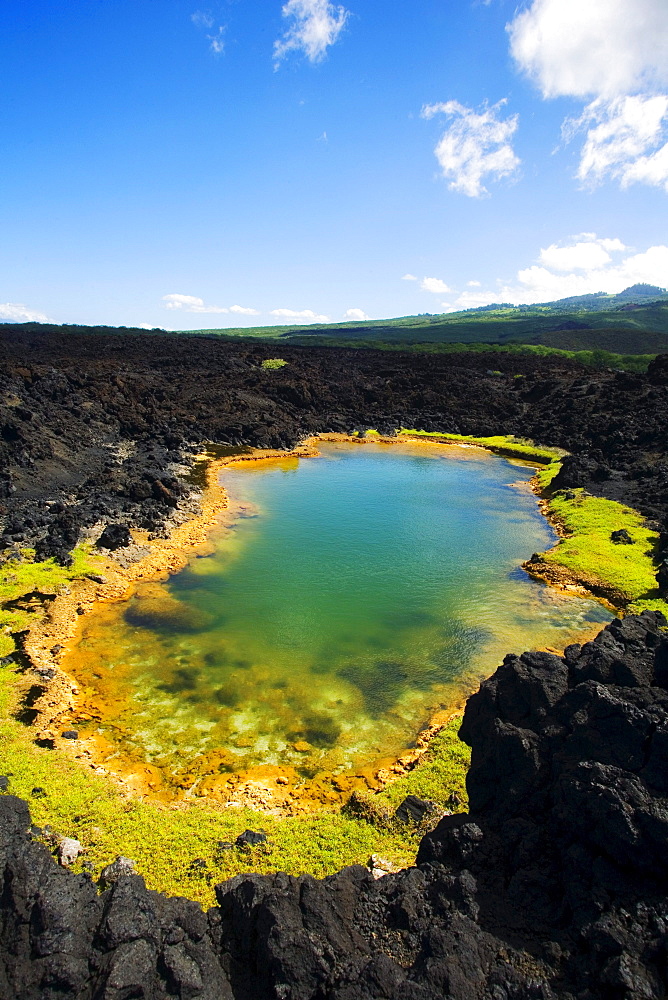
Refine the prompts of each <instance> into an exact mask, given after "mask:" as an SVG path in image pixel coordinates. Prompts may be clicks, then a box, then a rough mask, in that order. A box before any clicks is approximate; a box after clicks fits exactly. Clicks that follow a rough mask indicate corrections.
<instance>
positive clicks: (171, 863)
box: [0, 667, 468, 905]
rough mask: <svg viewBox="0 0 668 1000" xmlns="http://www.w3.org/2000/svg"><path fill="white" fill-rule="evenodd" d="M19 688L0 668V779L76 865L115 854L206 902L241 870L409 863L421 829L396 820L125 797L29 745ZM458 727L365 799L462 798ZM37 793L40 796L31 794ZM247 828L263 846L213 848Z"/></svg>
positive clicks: (157, 881)
mask: <svg viewBox="0 0 668 1000" xmlns="http://www.w3.org/2000/svg"><path fill="white" fill-rule="evenodd" d="M21 685H22V682H21V681H20V680H19V679H18V678H17V675H16V674H15V673H13V672H12V670H11V669H10V668H9V667H0V773H2V774H6V775H9V777H10V788H9V791H10V792H11V793H12V794H15V795H19V796H21V797H22V798H25V799H27V800H28V801H29V802H30V808H31V813H32V818H33V822H34V823H35V824H37V825H38V826H40V827H43V826H45V825H46V824H48V825H49V826H51V828H52V829H53V831H54V832H55V833H57V834H61V835H63V836H71V837H76V838H77V839H78V840H79V841H80V842H81V844H82V846H83V847H84V849H85V854H84V856H83V857H82V859H81V861H80V862H78V863H77V865H76V866H75V867H76V869H80V868H81V865H82V864H86V865H87V866H92V868H93V869H94V871H95V873H97V874H99V872H100V870H101V869H102V868H103V867H104V866H105V865H106V864H109V863H110V862H111V861H113V860H114V859H115V857H116V856H117V855H118V854H122V855H124V856H125V857H130V858H132V859H133V860H134V861H135V862H136V866H137V870H138V871H139V873H140V874H141V875H143V876H144V878H145V879H146V882H147V885H148V886H149V887H150V888H153V889H157V890H159V891H162V892H167V893H170V894H182V895H186V896H188V897H189V898H191V899H197V900H199V901H200V902H202V903H203V904H205V905H210V904H211V903H212V902H213V901H214V897H213V885H215V883H216V882H220V881H223V880H224V879H226V878H229V877H231V876H232V875H235V874H237V873H240V872H251V871H254V872H273V871H285V872H288V873H289V874H292V875H299V874H301V873H302V872H309V873H310V874H312V875H315V876H317V877H321V878H322V877H324V876H325V875H329V874H332V873H333V872H335V871H338V870H339V869H340V868H342V867H343V866H345V865H349V864H366V862H367V861H368V859H369V857H370V855H371V854H372V853H376V854H380V855H382V856H383V857H385V858H387V859H388V860H390V861H393V862H394V863H395V864H397V865H406V864H410V863H411V862H412V861H413V859H414V857H415V851H416V850H417V845H418V842H419V833H418V831H417V830H416V829H415V827H412V826H406V825H404V824H402V823H399V822H391V823H390V824H387V825H383V824H381V825H379V826H378V827H376V826H373V825H371V824H369V823H367V822H365V821H364V820H361V819H356V818H352V817H348V816H346V815H342V814H341V813H340V812H338V811H336V812H334V811H326V812H325V811H323V812H320V813H316V814H309V815H306V816H300V817H288V818H284V819H282V818H277V817H274V816H267V815H266V814H264V813H258V812H254V811H252V810H250V809H221V808H216V807H215V806H210V805H206V804H204V803H202V804H200V803H198V802H194V803H192V804H189V805H187V806H183V805H179V806H175V807H173V808H168V807H165V806H160V805H156V804H153V803H149V802H141V801H138V800H136V799H128V798H126V797H125V796H124V795H123V794H122V793H121V792H120V790H118V789H117V788H116V787H115V786H114V785H112V784H111V783H110V782H109V781H107V780H105V779H104V778H102V777H98V776H96V775H95V774H93V773H92V772H91V771H89V770H87V769H85V768H82V767H81V766H80V765H79V764H77V763H76V762H75V761H73V760H72V759H71V758H70V757H69V756H68V755H67V754H66V753H65V752H63V751H61V750H58V749H56V750H44V749H42V748H39V747H36V746H35V745H34V743H33V742H32V733H31V731H30V729H29V728H28V727H26V726H25V725H23V724H21V723H19V722H17V721H15V719H14V718H13V717H12V715H13V712H14V711H15V710H16V707H17V704H18V701H19V695H20V689H21ZM458 725H459V720H457V719H455V720H453V721H452V722H451V723H450V724H449V725H448V727H446V729H445V730H444V731H443V733H441V734H440V735H439V736H438V737H437V739H436V740H435V741H434V743H433V744H432V746H431V747H430V748H429V750H428V751H427V754H426V755H425V761H424V763H422V764H421V765H420V766H419V767H417V768H416V769H415V770H414V771H412V772H410V773H409V774H408V775H406V776H405V777H403V778H401V779H399V781H397V782H396V784H394V785H391V786H390V787H389V788H388V789H387V790H386V791H384V792H382V793H381V794H380V795H378V796H373V798H374V799H377V800H378V801H379V805H380V804H382V805H383V806H391V807H392V808H395V807H396V805H397V804H398V802H400V801H401V799H403V798H404V796H405V795H407V794H409V793H410V792H413V793H414V794H418V795H424V796H428V797H429V798H432V799H434V800H436V801H438V802H440V803H443V804H445V803H447V802H448V800H449V796H450V794H451V793H452V792H457V793H458V795H459V797H460V799H461V800H462V803H464V802H465V793H464V776H465V772H466V768H467V766H468V749H467V748H466V747H465V746H464V745H463V744H462V743H460V742H459V740H458V739H457V735H456V731H457V728H458ZM35 788H40V789H44V790H45V792H46V795H45V796H43V797H32V796H31V793H32V791H33V789H35ZM248 827H250V828H251V829H254V830H258V829H261V830H264V832H265V833H267V835H268V837H269V841H268V843H267V844H264V845H261V846H259V847H256V848H236V847H235V848H232V849H224V848H220V847H219V842H221V841H223V842H225V841H227V842H234V840H235V839H236V837H237V836H238V835H239V834H240V833H242V832H243V831H244V830H245V829H246V828H248Z"/></svg>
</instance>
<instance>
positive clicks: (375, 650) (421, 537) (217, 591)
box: [77, 444, 611, 777]
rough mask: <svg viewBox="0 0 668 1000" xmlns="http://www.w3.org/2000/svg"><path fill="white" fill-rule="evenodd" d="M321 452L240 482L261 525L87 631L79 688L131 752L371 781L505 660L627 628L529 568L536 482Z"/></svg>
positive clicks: (543, 528) (437, 460)
mask: <svg viewBox="0 0 668 1000" xmlns="http://www.w3.org/2000/svg"><path fill="white" fill-rule="evenodd" d="M321 450H322V457H320V458H313V459H305V460H301V461H299V462H297V461H296V460H292V461H291V462H287V463H286V462H283V463H281V462H266V463H260V464H258V465H254V464H252V463H246V464H245V465H244V466H243V467H242V466H237V467H236V468H233V469H229V470H227V471H225V472H224V474H223V476H222V483H223V485H224V486H225V488H226V489H227V490H228V492H229V494H230V496H231V497H232V498H233V499H237V500H243V501H244V502H246V503H247V504H249V505H250V510H249V511H247V512H246V513H247V514H250V515H251V516H245V517H241V518H239V519H238V520H237V521H235V522H234V523H233V524H232V525H231V526H230V527H228V528H227V529H226V530H223V531H222V532H221V533H220V535H219V537H218V539H217V544H216V551H215V553H214V554H213V555H210V556H207V557H202V558H197V559H194V560H193V561H192V562H191V564H190V566H189V567H188V568H187V569H186V570H184V571H183V572H181V573H179V574H178V575H176V576H175V577H173V578H172V579H171V581H170V582H169V583H168V584H166V585H160V586H159V585H152V587H149V588H148V591H147V592H146V593H145V594H144V596H142V597H137V598H134V599H132V600H131V601H129V602H127V603H126V604H124V605H117V606H115V607H113V608H111V609H109V608H108V609H106V611H104V613H103V614H102V615H101V616H99V617H98V620H97V621H96V620H95V619H94V620H93V621H92V622H91V624H90V625H89V626H88V628H87V630H86V632H85V633H84V639H83V641H82V643H81V645H80V647H79V649H78V651H77V674H78V676H79V677H81V676H83V677H84V683H85V684H88V685H89V686H90V688H91V689H96V690H98V691H99V692H100V697H101V698H102V699H103V700H104V699H105V698H106V702H105V704H106V706H107V709H106V711H105V712H104V713H103V714H102V717H101V722H100V729H101V731H103V732H104V734H105V735H106V736H107V737H109V738H110V739H112V740H113V739H118V740H120V741H122V745H123V748H124V751H128V749H130V750H132V751H134V752H135V753H136V755H137V756H139V757H142V758H144V759H146V760H149V761H153V762H154V763H157V764H159V765H161V766H165V767H171V768H177V769H178V767H184V766H186V765H187V762H188V761H189V760H190V759H192V758H193V757H194V756H196V755H198V754H201V753H202V752H205V751H210V750H212V749H215V748H223V749H224V750H225V751H226V752H227V757H226V760H227V764H226V765H225V766H226V767H227V768H228V770H232V771H234V770H239V771H242V770H245V769H248V768H250V767H252V766H254V765H257V764H281V765H284V766H287V765H290V766H293V767H295V768H297V770H298V772H299V773H300V774H302V775H304V776H306V777H308V776H313V775H315V774H317V773H319V772H322V771H327V772H332V771H334V772H336V771H346V770H347V771H350V770H354V769H355V768H360V767H363V766H365V765H369V764H371V763H373V762H374V761H378V760H380V759H382V758H387V757H389V756H392V755H398V754H400V753H401V751H402V750H403V749H404V748H406V747H408V746H410V745H411V743H412V741H413V740H414V739H415V736H416V734H417V733H418V732H419V731H420V729H421V728H423V727H424V726H425V725H426V724H428V723H429V721H430V719H431V718H432V717H433V716H434V714H435V713H438V712H439V710H441V709H443V708H448V707H450V708H451V707H453V706H456V705H458V704H461V702H462V700H463V699H464V698H465V697H466V695H467V694H469V693H470V692H471V691H472V690H475V688H476V687H477V685H478V683H479V681H480V680H481V679H482V678H483V677H485V676H487V675H489V674H490V673H491V672H492V671H493V670H494V668H495V667H496V666H497V665H498V663H499V662H500V661H501V659H502V657H503V655H504V654H505V653H507V652H510V651H514V652H521V651H522V650H524V649H528V648H536V647H542V646H545V645H550V646H555V647H558V648H563V646H564V645H566V644H567V643H568V642H569V641H572V639H573V638H574V637H576V636H581V635H582V634H583V632H586V631H587V630H590V631H593V628H594V626H595V625H596V624H599V623H602V622H605V621H608V620H609V619H610V617H611V616H610V615H609V613H608V612H607V611H606V610H605V609H604V608H603V607H602V606H601V605H599V604H598V603H596V602H594V601H589V600H583V599H582V598H579V597H575V596H565V595H563V594H561V593H559V592H557V591H554V590H551V589H548V588H546V587H545V586H543V585H541V584H538V583H536V582H533V581H531V580H530V579H529V578H528V577H527V576H526V574H524V573H523V571H522V570H520V569H519V568H518V567H519V565H520V563H521V562H522V561H523V560H524V559H526V558H528V557H529V556H530V555H531V553H532V552H534V551H537V550H538V551H539V550H542V549H545V548H547V547H549V546H550V545H551V544H553V543H554V541H555V538H554V535H553V532H552V530H551V528H550V527H549V525H548V524H547V522H546V521H545V519H544V518H543V517H542V516H541V515H540V513H539V511H538V507H537V504H536V500H535V497H534V496H533V494H532V493H531V492H530V490H529V489H528V487H527V486H526V482H527V480H528V479H529V477H530V476H531V474H532V471H533V470H531V469H528V468H527V467H525V466H522V465H519V464H518V463H515V462H510V461H508V460H506V459H503V458H500V457H497V456H493V455H489V454H487V453H484V452H481V451H478V450H474V449H461V448H435V447H432V448H428V447H422V446H417V445H415V446H411V445H397V446H383V445H364V446H359V445H343V444H341V445H334V444H327V445H323V446H322V449H321ZM295 744H296V747H295Z"/></svg>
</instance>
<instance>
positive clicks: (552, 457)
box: [398, 427, 566, 475]
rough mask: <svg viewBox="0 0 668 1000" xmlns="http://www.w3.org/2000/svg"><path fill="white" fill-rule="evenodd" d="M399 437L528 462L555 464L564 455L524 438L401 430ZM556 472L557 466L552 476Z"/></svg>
mask: <svg viewBox="0 0 668 1000" xmlns="http://www.w3.org/2000/svg"><path fill="white" fill-rule="evenodd" d="M398 434H399V436H401V437H422V438H430V439H431V440H433V441H443V442H445V443H446V444H447V442H448V441H452V442H453V443H454V444H475V445H479V446H480V447H481V448H487V449H488V450H489V451H493V452H495V453H496V454H497V455H508V456H510V457H512V458H526V459H527V461H529V462H538V463H543V462H555V464H556V462H557V461H558V460H559V458H563V456H564V455H565V454H566V453H565V451H564V450H563V449H561V448H546V447H545V446H543V445H535V444H534V443H533V441H529V440H528V439H526V438H516V437H514V436H512V435H510V436H505V435H503V434H498V435H495V436H493V437H474V436H473V435H472V434H439V433H438V432H437V431H416V430H407V429H406V428H403V427H402V429H401V430H400V431H399V432H398ZM557 472H558V466H557V468H555V472H554V474H555V475H556V473H557Z"/></svg>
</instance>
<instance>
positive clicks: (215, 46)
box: [190, 10, 225, 55]
mask: <svg viewBox="0 0 668 1000" xmlns="http://www.w3.org/2000/svg"><path fill="white" fill-rule="evenodd" d="M190 20H191V21H192V23H193V24H194V25H195V27H196V28H201V29H202V30H203V31H206V32H207V36H206V37H207V38H208V40H209V48H210V49H211V51H212V52H215V53H216V55H220V54H221V52H224V50H225V37H224V36H225V25H224V24H219V25H218V26H217V28H216V29H215V31H214V30H213V29H214V26H215V24H216V19H215V17H214V16H213V14H211V12H210V11H208V10H196V11H195V13H194V14H191V15H190ZM211 32H213V34H212V33H211Z"/></svg>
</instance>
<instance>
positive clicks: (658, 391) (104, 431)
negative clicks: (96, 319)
mask: <svg viewBox="0 0 668 1000" xmlns="http://www.w3.org/2000/svg"><path fill="white" fill-rule="evenodd" d="M274 355H280V356H282V357H283V358H284V359H285V360H286V361H287V362H288V364H287V365H286V366H285V367H283V368H281V369H278V370H274V371H264V370H262V369H261V367H260V363H261V361H262V359H263V358H267V357H272V356H274ZM0 366H1V370H2V375H3V378H2V391H1V392H0V547H1V546H4V547H8V546H11V545H12V543H19V544H22V545H25V544H29V543H30V544H35V543H36V544H37V552H38V555H39V556H40V557H46V556H49V555H53V556H55V557H56V558H58V559H61V560H62V559H64V558H66V557H67V553H68V552H69V551H70V550H71V548H72V547H73V545H74V544H76V541H77V538H78V537H79V532H80V530H81V528H83V527H86V526H90V525H93V524H97V523H99V522H102V523H105V522H112V523H115V522H122V523H126V524H129V525H130V526H137V527H143V528H148V529H149V530H160V529H161V527H162V525H163V524H164V522H165V519H166V518H168V517H169V516H170V514H171V513H173V511H174V508H175V507H176V506H177V504H179V502H180V501H181V500H182V498H183V495H184V493H185V492H187V490H188V485H187V483H185V482H184V480H183V478H182V476H181V475H180V471H181V472H182V471H183V470H182V465H181V463H183V461H184V460H185V461H186V462H187V461H189V455H190V454H191V453H192V452H193V451H194V450H197V449H199V447H200V446H201V443H202V442H203V441H212V442H215V443H218V444H229V445H252V446H256V447H271V448H291V447H292V446H294V445H295V443H296V442H297V441H298V440H299V439H300V438H302V437H304V436H305V435H307V434H311V433H314V432H318V431H351V430H354V429H357V428H366V427H375V428H377V429H378V430H381V431H386V432H392V431H393V430H394V429H395V428H397V427H399V426H402V425H403V426H405V427H417V428H421V429H423V430H435V431H448V432H452V433H463V434H499V433H503V434H516V435H519V436H525V437H529V438H533V439H534V440H535V441H536V442H537V443H544V444H552V445H558V446H561V447H563V448H566V449H567V450H568V451H570V452H572V453H573V458H572V459H569V462H568V463H567V465H566V467H565V469H564V471H563V473H562V477H561V478H562V481H561V483H560V485H561V486H586V487H587V489H589V490H590V491H591V492H594V493H598V494H601V495H604V496H609V497H612V498H614V499H621V500H625V501H626V502H628V503H630V504H632V505H633V506H635V507H637V508H638V509H639V510H641V511H642V512H643V513H644V514H646V515H647V516H649V517H651V518H654V519H658V520H660V521H662V520H663V519H664V518H665V515H666V511H667V510H668V435H667V434H666V422H667V419H668V355H664V356H663V357H661V358H658V359H657V360H656V361H655V362H654V363H653V364H652V367H651V370H650V372H649V374H648V375H632V374H628V373H624V372H613V371H609V370H605V371H595V370H593V369H588V368H584V367H582V366H580V365H578V364H576V363H575V362H568V361H564V360H562V359H559V358H554V357H548V358H537V357H534V356H529V355H510V354H485V355H474V354H461V355H435V354H427V355H419V354H410V355H408V354H401V353H381V352H376V351H351V350H344V349H338V348H317V347H313V348H298V347H294V346H290V347H289V346H287V345H285V344H282V343H276V344H275V345H274V344H266V343H249V342H242V343H239V344H235V343H229V342H226V343H221V342H219V341H216V340H213V339H212V340H208V339H195V338H187V337H183V338H177V337H160V336H146V337H142V336H123V335H104V334H97V335H93V334H88V335H86V334H76V335H75V334H67V335H65V334H57V333H53V332H52V333H39V332H34V331H33V332H29V331H28V332H25V331H24V332H20V331H19V332H13V331H11V330H9V331H8V330H7V328H6V327H5V329H4V331H2V330H0Z"/></svg>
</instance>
